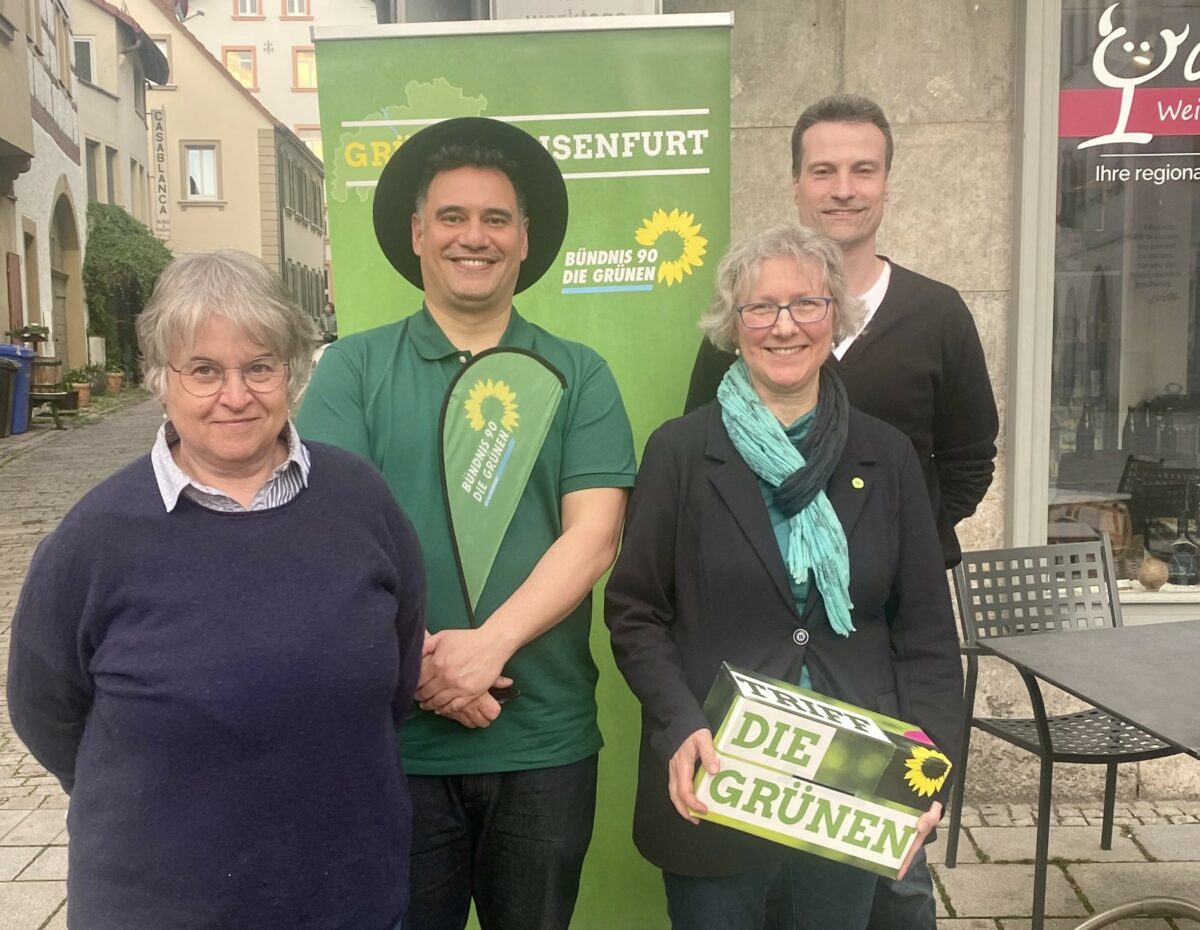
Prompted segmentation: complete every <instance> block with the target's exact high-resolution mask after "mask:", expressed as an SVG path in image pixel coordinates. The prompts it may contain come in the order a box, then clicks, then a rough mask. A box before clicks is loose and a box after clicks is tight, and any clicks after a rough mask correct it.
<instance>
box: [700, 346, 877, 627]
mask: <svg viewBox="0 0 1200 930" xmlns="http://www.w3.org/2000/svg"><path fill="white" fill-rule="evenodd" d="M824 374H825V373H824V371H823V372H822V378H821V394H822V396H821V399H820V401H819V402H818V403H819V406H826V407H827V409H828V405H832V404H835V403H836V401H837V400H838V399H839V398H836V397H834V396H830V395H831V394H833V393H834V392H836V390H837V387H840V384H838V385H833V384H827V382H826V378H825V377H824ZM831 377H832V376H831ZM717 400H718V401H719V402H720V404H721V419H722V420H723V421H724V423H725V429H726V431H727V432H728V433H729V438H730V439H731V440H732V441H733V446H734V448H735V449H737V451H738V454H739V455H741V457H742V458H743V459H745V460H746V464H747V465H749V466H750V470H751V471H753V472H754V473H755V474H756V475H758V476H759V477H760V478H762V480H763V481H765V482H766V483H767V484H769V485H771V487H773V488H779V487H780V485H782V484H784V483H785V482H787V481H788V479H790V478H792V477H793V475H795V474H796V473H797V472H799V471H800V470H801V469H803V468H804V467H805V464H806V463H805V458H804V456H803V455H801V454H800V451H799V450H798V449H797V448H796V447H795V446H793V445H792V443H791V441H790V440H789V439H788V436H787V433H786V432H784V428H783V425H782V424H781V423H780V422H779V420H777V419H776V418H775V415H774V414H772V413H771V411H770V410H768V409H767V405H766V404H764V403H763V402H762V399H761V398H760V397H759V396H758V392H756V391H755V390H754V386H753V385H752V384H751V383H750V376H749V374H748V373H747V372H746V363H745V362H744V361H742V360H741V359H738V361H737V362H735V363H734V364H733V366H732V367H731V368H730V369H729V371H728V372H726V374H725V378H724V379H723V380H722V381H721V386H720V387H719V388H718V389H717ZM844 416H845V415H844V414H843V417H844ZM823 420H827V417H822V416H821V411H820V410H818V415H817V420H816V423H814V430H813V432H816V427H817V426H818V425H819V424H821V422H822V421H823ZM843 430H844V426H843ZM843 436H844V433H843ZM821 439H822V436H820V435H817V436H814V435H812V434H810V435H809V441H810V443H811V442H812V441H814V440H815V441H816V442H820V441H821ZM825 439H826V440H828V439H829V437H828V436H826V437H825ZM843 442H844V440H843ZM839 455H840V450H839ZM790 520H791V538H790V540H789V542H788V552H787V570H788V573H789V574H790V575H791V577H792V578H793V579H794V580H795V581H796V583H797V584H803V583H805V582H806V581H807V580H808V575H809V572H810V571H811V572H812V574H813V578H814V580H815V581H816V583H817V589H818V590H819V591H820V592H821V597H822V598H823V599H824V600H825V611H826V613H827V614H828V615H829V624H830V626H832V627H833V629H834V632H836V633H839V634H840V635H842V636H849V635H850V634H851V633H853V632H854V624H853V623H852V622H851V620H850V611H851V610H852V609H853V607H854V605H853V604H851V603H850V552H849V549H848V548H847V546H846V532H845V530H843V529H842V524H841V521H840V520H838V517H837V514H836V513H835V512H834V510H833V505H832V504H830V503H829V497H828V496H827V495H826V494H825V491H824V490H823V489H822V490H818V491H817V492H816V494H815V495H814V496H813V497H812V499H811V501H809V503H808V504H807V505H806V506H804V507H802V508H801V509H800V510H799V511H797V512H796V513H795V514H794V515H793V516H792V517H791V518H790Z"/></svg>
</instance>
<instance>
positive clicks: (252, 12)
mask: <svg viewBox="0 0 1200 930" xmlns="http://www.w3.org/2000/svg"><path fill="white" fill-rule="evenodd" d="M233 15H234V16H262V0H234V3H233Z"/></svg>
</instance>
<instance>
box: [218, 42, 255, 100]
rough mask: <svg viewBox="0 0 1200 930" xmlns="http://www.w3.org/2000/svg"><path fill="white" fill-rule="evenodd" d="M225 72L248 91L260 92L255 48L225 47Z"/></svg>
mask: <svg viewBox="0 0 1200 930" xmlns="http://www.w3.org/2000/svg"><path fill="white" fill-rule="evenodd" d="M221 57H222V58H223V59H224V61H225V70H226V71H228V72H229V73H230V74H232V75H233V76H234V78H235V79H236V80H237V82H238V83H239V84H241V85H242V86H243V87H244V88H246V89H247V90H258V66H257V60H256V57H255V54H254V47H253V46H232V47H231V46H224V47H223V48H222V49H221Z"/></svg>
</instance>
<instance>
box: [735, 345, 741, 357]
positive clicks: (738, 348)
mask: <svg viewBox="0 0 1200 930" xmlns="http://www.w3.org/2000/svg"><path fill="white" fill-rule="evenodd" d="M733 354H734V355H737V356H740V355H741V354H742V349H741V347H740V346H734V347H733Z"/></svg>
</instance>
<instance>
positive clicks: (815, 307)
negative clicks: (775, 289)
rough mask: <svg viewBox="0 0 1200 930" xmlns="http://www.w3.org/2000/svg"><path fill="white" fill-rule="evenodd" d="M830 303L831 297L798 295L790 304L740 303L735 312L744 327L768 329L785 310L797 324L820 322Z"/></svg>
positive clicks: (831, 301)
mask: <svg viewBox="0 0 1200 930" xmlns="http://www.w3.org/2000/svg"><path fill="white" fill-rule="evenodd" d="M832 303H833V298H832V297H798V298H796V299H795V300H793V301H792V302H791V303H790V304H770V303H753V304H742V305H741V306H740V307H738V308H737V313H738V316H739V317H741V318H742V325H743V326H745V327H746V329H768V328H770V327H772V326H774V325H775V321H776V320H778V319H779V314H781V313H783V311H785V310H786V311H787V314H788V316H790V317H791V318H792V322H793V323H795V324H797V325H800V324H802V323H820V322H821V321H822V320H823V319H825V317H826V316H828V315H829V307H830V305H831V304H832Z"/></svg>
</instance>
